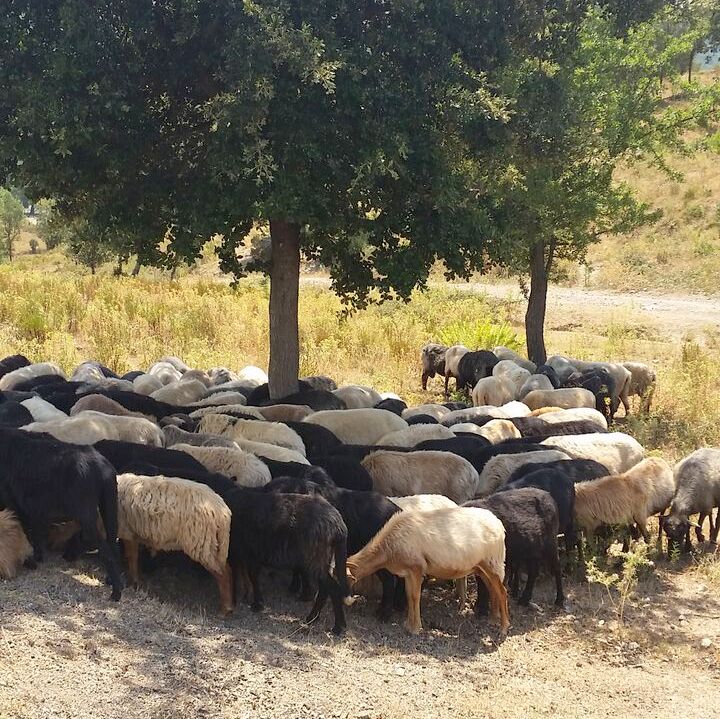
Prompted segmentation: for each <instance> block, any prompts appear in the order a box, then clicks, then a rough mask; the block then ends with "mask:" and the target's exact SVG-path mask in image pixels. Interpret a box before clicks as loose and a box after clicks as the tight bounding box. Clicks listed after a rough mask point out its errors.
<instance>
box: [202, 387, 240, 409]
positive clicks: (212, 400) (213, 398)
mask: <svg viewBox="0 0 720 719" xmlns="http://www.w3.org/2000/svg"><path fill="white" fill-rule="evenodd" d="M229 404H240V405H245V404H247V398H246V397H245V395H244V394H242V392H233V391H231V390H230V391H227V392H214V393H212V394H209V395H207V397H203V398H202V399H201V400H198V401H197V402H194V403H193V406H194V407H197V408H198V409H199V408H201V407H219V406H221V405H229Z"/></svg>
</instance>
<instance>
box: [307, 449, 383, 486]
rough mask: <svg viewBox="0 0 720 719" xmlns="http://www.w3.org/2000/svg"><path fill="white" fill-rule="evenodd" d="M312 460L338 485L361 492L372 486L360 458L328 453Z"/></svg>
mask: <svg viewBox="0 0 720 719" xmlns="http://www.w3.org/2000/svg"><path fill="white" fill-rule="evenodd" d="M393 449H397V447H394V448H393ZM313 462H314V464H316V465H318V466H319V467H322V468H323V469H324V470H325V471H326V472H327V473H328V474H329V475H330V478H331V479H332V481H333V482H335V484H336V485H337V486H338V487H343V488H344V489H355V490H358V491H361V492H369V491H370V490H371V489H372V488H373V481H372V477H371V476H370V473H369V472H368V471H367V469H365V467H363V466H362V464H361V463H360V462H361V460H360V459H357V458H355V457H352V456H342V455H328V456H327V457H319V458H315V459H314V460H313Z"/></svg>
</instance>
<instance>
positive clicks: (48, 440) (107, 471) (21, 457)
mask: <svg viewBox="0 0 720 719" xmlns="http://www.w3.org/2000/svg"><path fill="white" fill-rule="evenodd" d="M0 467H2V472H0V506H2V507H7V508H9V509H12V510H13V511H14V512H15V514H16V515H17V517H18V519H19V520H20V522H21V524H22V526H23V529H24V530H25V533H26V534H27V537H28V539H29V540H30V544H32V547H33V561H34V562H41V561H42V560H43V554H44V551H45V547H46V544H47V532H48V526H49V524H50V523H51V522H60V521H71V520H75V521H77V522H78V523H79V524H80V529H81V532H82V538H83V540H84V541H85V542H86V543H87V544H89V545H91V546H94V547H97V548H98V552H99V557H100V560H101V561H102V563H103V565H104V566H105V569H106V570H107V573H108V578H109V582H110V585H111V586H112V594H111V598H112V599H113V600H114V601H118V600H119V599H120V596H121V594H122V578H121V575H120V559H119V556H118V551H117V511H118V509H117V504H118V498H117V477H116V473H115V470H114V469H113V466H112V465H111V464H110V462H108V461H107V460H106V459H105V458H104V457H102V456H101V455H100V454H99V453H98V452H96V451H95V450H94V449H93V448H92V447H86V446H79V445H74V444H67V443H65V442H59V441H58V440H56V439H54V438H52V437H49V436H47V435H37V434H34V433H30V432H24V431H22V430H13V429H2V430H0ZM98 511H99V512H100V517H101V518H102V521H103V524H104V526H105V539H102V538H101V537H100V535H99V533H98V531H97V515H98ZM31 566H32V565H31Z"/></svg>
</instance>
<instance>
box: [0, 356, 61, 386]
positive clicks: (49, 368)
mask: <svg viewBox="0 0 720 719" xmlns="http://www.w3.org/2000/svg"><path fill="white" fill-rule="evenodd" d="M48 375H54V376H56V377H59V378H61V379H65V373H64V372H63V371H62V369H60V367H58V365H56V364H53V363H52V362H40V363H39V364H31V365H26V366H24V367H20V368H18V369H15V370H12V371H10V372H7V373H6V374H4V375H3V376H2V377H0V390H8V389H16V388H17V387H18V385H20V384H21V383H23V382H27V381H28V380H34V379H37V378H39V377H45V376H48Z"/></svg>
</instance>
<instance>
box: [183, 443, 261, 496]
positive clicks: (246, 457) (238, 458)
mask: <svg viewBox="0 0 720 719" xmlns="http://www.w3.org/2000/svg"><path fill="white" fill-rule="evenodd" d="M174 449H175V450H177V451H178V452H185V454H189V455H190V456H191V457H194V458H195V459H196V460H197V461H198V462H200V464H202V465H203V467H205V469H207V470H208V472H217V473H218V474H223V475H225V476H226V477H230V479H232V480H233V481H234V482H235V483H236V484H239V485H241V486H243V487H262V486H264V485H266V484H267V483H268V482H269V481H270V480H271V479H272V477H271V475H270V470H269V469H268V468H267V465H266V464H264V463H263V462H262V461H261V460H260V459H258V458H257V457H256V456H255V455H254V454H250V453H249V452H243V451H241V450H239V449H231V448H229V447H197V446H193V445H190V444H176V445H175V446H174Z"/></svg>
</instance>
